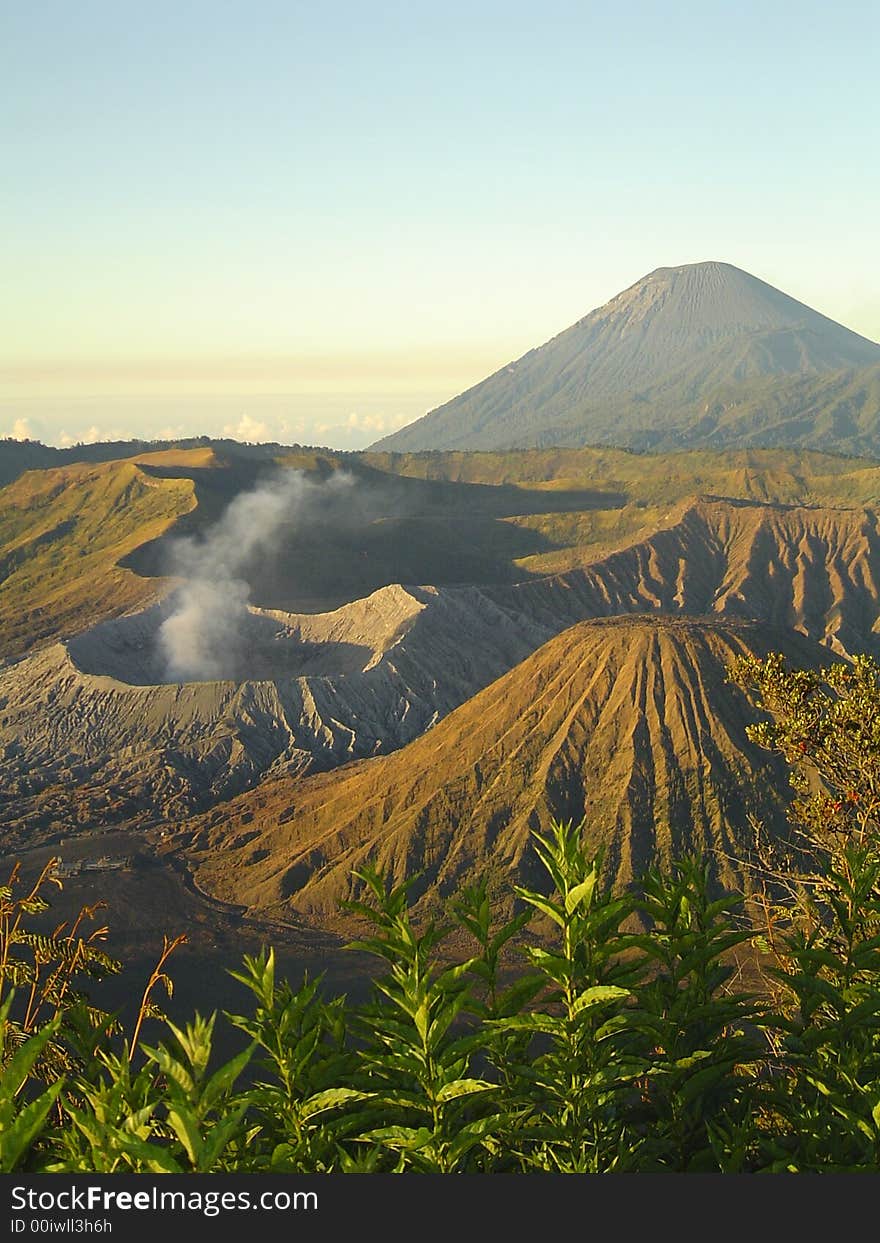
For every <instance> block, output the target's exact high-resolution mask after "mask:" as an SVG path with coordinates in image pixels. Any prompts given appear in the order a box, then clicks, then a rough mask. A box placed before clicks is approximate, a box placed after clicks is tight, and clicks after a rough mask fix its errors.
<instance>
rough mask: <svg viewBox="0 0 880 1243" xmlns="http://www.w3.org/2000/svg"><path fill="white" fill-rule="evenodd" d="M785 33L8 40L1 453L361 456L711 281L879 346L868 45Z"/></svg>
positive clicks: (58, 14)
mask: <svg viewBox="0 0 880 1243" xmlns="http://www.w3.org/2000/svg"><path fill="white" fill-rule="evenodd" d="M792 12H793V11H792V10H791V9H790V7H789V6H788V5H785V4H777V5H770V6H767V5H765V4H758V3H757V0H749V2H748V3H746V4H744V5H742V6H740V8H739V9H738V10H737V12H736V14H735V16H734V15H732V14H731V12H730V10H729V9H728V8H727V7H726V6H720V5H719V6H711V5H708V6H707V5H705V4H700V5H696V4H690V3H680V4H678V5H676V6H674V8H673V9H672V10H669V9H668V8H663V9H661V8H659V7H658V6H656V5H653V4H649V3H646V2H643V3H637V4H636V5H635V6H631V7H630V9H628V10H627V12H626V13H625V14H624V13H619V14H616V13H612V12H609V11H607V7H606V6H604V5H600V4H598V3H587V4H579V3H567V2H562V0H550V3H548V4H547V5H544V6H542V7H541V9H540V11H535V10H534V7H533V6H531V5H526V4H522V3H519V4H518V3H513V4H511V3H505V4H500V3H496V2H495V0H488V2H486V3H484V4H481V5H479V6H476V7H475V6H472V5H470V6H466V5H464V4H462V3H459V2H457V0H455V2H453V3H450V4H449V5H447V6H444V8H443V10H442V11H438V10H436V9H435V8H433V7H429V6H427V5H420V4H415V5H412V4H409V5H403V4H397V3H390V2H388V0H383V2H381V3H379V4H378V5H377V6H373V7H371V8H370V9H369V10H366V9H364V8H363V7H362V6H360V5H358V4H354V3H343V4H341V5H337V6H334V8H333V10H332V11H330V10H326V11H325V10H321V9H319V8H315V6H312V5H306V4H301V3H296V2H294V3H282V2H281V0H263V2H262V3H258V4H257V5H248V6H245V5H244V4H243V3H240V2H239V0H234V2H232V3H229V4H225V5H223V6H219V7H218V6H216V5H213V4H209V3H207V2H206V0H194V2H193V3H192V4H190V5H187V6H185V9H183V10H181V8H180V6H176V5H172V4H171V3H169V2H168V0H159V2H158V3H156V4H155V5H152V6H150V7H149V9H146V10H145V9H143V8H142V7H136V6H134V5H128V4H122V5H118V4H110V3H109V0H87V2H86V3H85V4H83V5H78V6H76V8H75V9H71V8H70V7H69V6H66V5H64V4H63V3H60V0H55V2H52V0H50V3H48V4H47V5H44V6H41V8H40V10H39V11H36V10H32V9H30V10H29V9H27V8H26V7H25V8H19V9H17V10H12V9H10V10H8V11H7V13H6V14H5V15H4V17H3V19H2V23H3V24H2V29H3V33H4V36H5V37H4V44H5V46H6V47H7V48H8V49H9V55H8V57H7V59H8V62H9V63H8V64H7V65H6V66H5V71H4V87H5V102H6V107H5V108H4V110H3V115H2V118H0V134H2V138H3V143H4V151H5V154H6V167H5V171H6V179H5V181H6V185H5V189H4V209H5V210H4V214H5V219H6V228H5V229H4V231H3V236H2V238H0V251H2V257H3V269H4V284H5V287H6V291H7V294H8V295H9V296H8V297H7V299H6V304H5V307H4V309H3V311H2V312H0V327H2V338H0V340H2V345H0V435H16V436H31V437H33V438H37V439H41V440H44V441H45V442H47V443H53V444H64V443H71V442H74V441H76V440H84V439H106V438H116V437H127V436H141V437H143V438H155V437H158V436H160V435H164V434H166V433H167V434H169V435H171V436H182V435H195V434H209V435H234V436H237V437H238V438H240V439H252V440H253V439H257V440H259V439H269V440H297V441H302V442H311V443H330V444H333V445H336V446H337V447H345V448H356V447H361V446H362V445H365V444H367V443H369V442H370V441H372V440H375V439H377V438H378V437H380V436H382V435H384V434H387V433H388V432H390V431H393V430H395V429H396V428H397V427H400V426H402V425H404V424H405V423H408V422H410V421H412V420H414V419H416V418H419V417H420V416H421V415H423V414H424V413H426V411H428V410H430V409H432V408H434V407H435V406H437V405H439V404H442V403H443V402H445V401H447V400H448V399H450V398H451V397H453V396H455V395H456V394H458V393H460V392H462V391H464V390H465V389H466V388H468V387H469V386H471V385H472V384H474V383H476V382H478V381H479V380H481V379H482V378H484V377H485V376H486V375H488V374H490V373H491V372H492V371H494V370H496V369H497V368H499V367H502V366H504V365H505V364H506V363H507V362H509V361H511V360H513V359H514V358H517V357H519V356H520V355H521V354H523V353H524V352H525V351H526V350H529V349H531V348H532V347H535V346H538V345H540V344H542V343H543V342H544V341H546V340H547V339H548V338H549V337H551V336H553V335H554V334H556V333H558V332H560V331H562V330H563V329H564V328H566V327H567V326H568V325H569V324H571V323H574V322H575V321H576V320H578V319H579V318H581V317H582V316H583V315H585V314H586V313H587V312H589V311H590V310H592V309H593V308H594V307H596V306H599V305H601V304H602V303H604V302H605V301H607V300H608V299H609V298H611V297H612V296H613V295H614V294H616V293H618V292H619V291H620V290H621V289H623V288H625V287H627V286H628V285H630V284H632V283H633V282H634V281H635V280H637V279H639V277H641V276H643V275H645V274H646V273H647V272H649V271H651V270H652V269H654V268H656V267H659V266H667V265H678V264H682V263H689V262H698V261H703V260H708V259H717V260H721V261H724V262H729V263H733V264H735V265H736V266H738V267H741V268H743V269H744V270H746V271H748V272H751V273H752V274H753V275H755V276H757V277H759V278H760V279H762V280H764V281H767V282H768V283H770V284H772V285H774V286H776V287H777V288H780V289H782V290H784V291H785V292H786V293H788V294H790V295H791V296H793V297H795V298H797V299H799V300H800V301H802V302H805V303H806V304H808V305H810V306H812V307H814V308H815V309H816V310H818V311H820V312H822V313H823V314H824V315H827V316H829V317H831V318H832V319H835V320H838V321H839V322H841V323H843V324H845V325H846V326H847V327H849V328H851V329H853V330H854V331H856V332H859V333H861V334H862V335H864V336H866V337H869V338H870V339H872V340H878V339H880V279H878V278H880V254H878V248H877V246H876V213H875V205H876V202H877V197H878V190H880V172H878V170H877V168H876V165H875V164H874V163H872V162H870V161H869V160H866V158H865V152H866V151H870V149H871V145H872V98H871V92H872V91H873V86H872V83H873V80H874V67H873V53H874V49H875V48H876V46H877V36H878V35H880V13H878V11H877V10H876V9H875V8H874V6H870V5H868V4H867V3H854V2H850V3H844V4H842V5H839V6H836V7H835V9H834V10H833V12H832V11H831V10H829V9H827V7H826V6H822V5H819V4H816V3H813V4H811V3H806V4H802V5H799V6H798V9H797V21H796V22H794V21H793V20H792ZM37 83H38V84H39V89H36V86H35V84H37Z"/></svg>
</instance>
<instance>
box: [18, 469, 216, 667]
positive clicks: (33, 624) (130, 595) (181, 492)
mask: <svg viewBox="0 0 880 1243" xmlns="http://www.w3.org/2000/svg"><path fill="white" fill-rule="evenodd" d="M160 456H161V455H160ZM145 460H146V461H149V458H146V459H145ZM195 504H196V498H195V493H194V488H193V484H192V482H191V481H190V480H189V479H157V478H153V477H151V476H150V475H149V474H148V473H146V472H145V471H144V470H143V469H142V468H141V466H139V465H138V464H136V463H135V462H131V461H128V462H110V463H107V464H104V465H97V466H92V465H84V464H83V465H74V466H63V467H58V468H55V469H51V470H35V471H28V472H27V473H26V474H24V475H22V476H20V478H18V479H17V480H16V481H15V482H14V483H12V484H10V485H9V486H8V487H7V488H4V489H3V492H2V493H0V660H2V658H4V657H10V656H18V655H20V654H21V653H22V652H24V651H27V650H28V649H29V648H31V647H33V646H34V645H36V644H39V643H40V642H42V641H45V640H46V639H48V638H51V637H53V636H56V635H58V634H64V633H68V634H69V633H72V632H76V631H77V630H82V629H84V628H85V627H87V626H90V625H92V624H94V622H96V621H98V620H99V619H100V618H102V617H108V616H109V617H113V616H118V615H119V614H120V613H125V612H127V611H129V610H131V609H133V608H135V607H139V606H143V604H144V603H145V602H147V601H149V600H150V599H152V598H155V596H156V595H157V593H158V591H159V590H160V588H159V585H158V584H157V583H155V582H150V581H149V580H147V579H144V578H139V577H138V576H137V575H135V574H133V573H132V572H131V570H129V569H124V568H123V567H122V566H121V565H120V564H119V563H120V561H121V560H122V559H123V558H124V557H126V556H127V555H129V554H130V553H132V552H133V551H134V550H135V549H136V548H138V547H139V546H140V545H142V544H144V543H146V542H148V541H149V540H153V539H157V538H158V537H160V536H161V535H162V534H164V532H165V531H166V530H168V528H169V527H170V526H171V525H172V524H173V523H174V522H175V520H176V519H177V518H180V517H181V516H183V515H184V514H187V513H189V512H190V511H191V510H192V509H193V508H194V507H195Z"/></svg>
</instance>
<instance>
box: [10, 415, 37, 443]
mask: <svg viewBox="0 0 880 1243" xmlns="http://www.w3.org/2000/svg"><path fill="white" fill-rule="evenodd" d="M9 435H10V436H11V437H12V439H13V440H33V439H34V431H33V428H32V427H31V421H30V419H16V420H15V422H14V423H13V424H12V431H11V432H10V433H9Z"/></svg>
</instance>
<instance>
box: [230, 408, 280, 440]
mask: <svg viewBox="0 0 880 1243" xmlns="http://www.w3.org/2000/svg"><path fill="white" fill-rule="evenodd" d="M223 435H224V436H231V437H232V439H233V440H249V441H251V442H252V443H253V442H257V441H260V440H268V439H269V424H268V423H262V422H260V421H259V420H258V419H252V418H251V416H250V415H249V414H245V415H242V417H241V418H240V419H239V421H238V422H237V423H227V424H226V425H225V427H224V428H223Z"/></svg>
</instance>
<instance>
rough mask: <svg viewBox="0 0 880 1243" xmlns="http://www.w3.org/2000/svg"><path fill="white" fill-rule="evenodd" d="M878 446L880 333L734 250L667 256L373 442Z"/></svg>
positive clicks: (425, 445)
mask: <svg viewBox="0 0 880 1243" xmlns="http://www.w3.org/2000/svg"><path fill="white" fill-rule="evenodd" d="M587 444H612V445H619V446H622V447H628V448H636V449H675V448H686V447H696V446H698V445H699V446H704V445H705V446H709V445H717V446H721V445H728V444H738V445H747V444H748V445H774V446H782V445H798V446H810V447H813V448H822V449H832V450H835V451H839V452H857V451H858V452H868V453H877V452H880V345H878V344H876V343H875V342H873V341H869V340H868V339H867V338H865V337H862V336H859V335H858V333H855V332H852V331H850V329H848V328H845V327H843V325H841V324H838V323H836V322H835V321H834V320H831V319H828V318H827V317H826V316H824V315H821V314H819V312H818V311H814V310H813V309H811V308H810V307H808V306H806V305H804V304H803V303H802V302H798V301H796V300H795V299H794V298H791V297H789V296H788V295H787V294H785V293H782V292H781V291H780V290H778V289H775V288H774V287H773V286H772V285H768V284H766V283H765V282H764V281H762V280H759V279H758V278H757V277H754V276H751V275H750V274H749V273H748V272H743V271H742V270H741V269H739V268H736V267H733V266H732V265H731V264H729V263H717V262H712V263H695V264H686V265H684V266H682V267H671V268H658V269H657V270H656V271H654V272H651V273H650V274H649V275H647V276H645V277H643V278H642V279H641V280H639V281H636V283H635V284H634V285H632V286H630V288H629V289H626V290H624V291H623V292H622V293H619V294H618V295H617V296H616V297H614V298H612V299H611V301H610V302H608V303H606V304H605V305H604V306H602V307H599V308H598V309H597V310H594V311H592V312H591V313H590V314H589V315H586V316H585V317H584V318H583V319H581V320H579V321H578V322H577V323H576V324H573V325H572V326H571V327H570V328H568V329H566V330H565V331H564V332H561V333H560V334H559V335H558V336H556V337H554V338H553V339H552V340H550V341H548V342H547V343H546V344H544V345H542V346H541V347H540V348H538V349H533V350H530V351H529V352H528V353H527V354H525V355H523V357H522V358H520V359H518V360H517V361H516V362H512V363H510V364H509V365H508V366H506V367H503V368H502V369H501V370H500V371H497V372H495V374H494V375H492V376H489V377H488V379H486V380H483V381H482V382H481V383H479V384H477V385H475V386H474V387H473V388H471V389H469V390H468V391H467V392H465V393H463V394H461V395H460V396H458V397H455V398H453V399H452V400H451V401H449V402H447V403H446V404H445V405H443V406H440V407H439V408H438V409H436V410H433V411H432V412H430V413H429V414H427V415H425V416H424V418H421V419H419V420H417V421H416V422H414V423H412V424H410V425H409V426H407V427H404V428H401V429H400V430H399V431H397V432H395V433H393V435H391V436H387V437H385V438H384V439H383V440H380V441H378V442H377V444H376V445H375V446H373V447H374V448H376V449H383V450H393V451H397V452H409V451H418V450H423V449H509V448H533V447H541V446H548V445H559V446H571V445H587Z"/></svg>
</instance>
